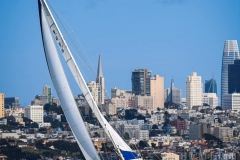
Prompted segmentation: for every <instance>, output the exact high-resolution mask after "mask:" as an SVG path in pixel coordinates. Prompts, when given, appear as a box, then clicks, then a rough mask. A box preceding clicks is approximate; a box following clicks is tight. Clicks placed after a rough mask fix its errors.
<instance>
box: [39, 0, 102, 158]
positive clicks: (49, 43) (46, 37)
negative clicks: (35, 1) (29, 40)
mask: <svg viewBox="0 0 240 160" xmlns="http://www.w3.org/2000/svg"><path fill="white" fill-rule="evenodd" d="M39 15H40V21H41V23H40V25H41V31H42V40H43V46H44V51H45V57H46V61H47V64H48V70H49V72H50V76H51V79H52V82H53V85H54V88H55V90H56V92H57V95H58V97H59V100H60V102H61V106H62V109H63V112H64V114H65V116H66V119H67V121H68V123H69V125H70V127H71V129H72V132H73V134H74V136H75V137H76V140H77V142H78V145H79V147H80V149H81V151H82V152H83V155H84V157H85V158H86V159H94V160H99V157H98V154H97V152H96V149H95V147H94V145H93V143H92V140H91V138H90V136H89V134H88V132H87V130H86V128H85V125H84V121H83V120H82V117H81V115H80V114H79V111H78V108H77V105H76V102H75V99H74V97H73V94H72V92H71V89H70V87H69V85H68V81H67V78H66V76H65V73H64V70H63V67H62V65H61V62H60V59H59V57H58V53H57V49H56V46H55V42H54V39H53V34H52V31H51V29H50V26H51V24H52V23H53V21H52V19H51V18H49V17H50V15H51V13H49V12H48V8H47V6H46V3H45V1H44V0H39Z"/></svg>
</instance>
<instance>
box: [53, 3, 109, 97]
mask: <svg viewBox="0 0 240 160" xmlns="http://www.w3.org/2000/svg"><path fill="white" fill-rule="evenodd" d="M49 5H50V7H51V8H52V9H53V12H54V13H55V15H56V18H57V19H58V20H59V22H60V24H61V26H62V27H63V29H64V30H65V32H67V33H68V31H67V29H66V27H64V25H63V23H62V21H61V19H60V18H59V16H58V14H59V15H60V17H61V18H62V19H63V21H65V23H66V24H67V25H68V27H69V28H70V30H71V31H70V32H69V33H68V34H67V36H68V37H69V39H70V41H71V44H72V45H74V49H75V52H76V53H77V56H78V57H79V58H80V60H81V61H82V63H83V64H84V65H85V67H86V68H87V69H88V70H89V71H90V72H91V74H92V76H93V77H94V78H96V74H95V70H94V69H92V68H94V67H92V68H91V66H93V65H92V63H91V61H90V60H89V58H88V56H87V54H86V52H85V50H84V48H83V47H82V45H81V43H80V41H79V39H78V38H77V36H76V34H75V32H73V29H72V28H71V26H70V25H69V24H68V23H67V21H66V20H65V19H64V18H63V16H62V15H61V14H60V13H59V12H58V11H57V10H55V8H54V6H53V5H52V4H51V3H49ZM57 12H58V14H57ZM70 33H73V35H74V36H75V37H76V39H77V41H78V43H79V45H80V46H81V48H82V49H83V52H84V53H85V56H86V57H87V59H88V61H89V62H90V64H91V66H90V65H89V64H88V62H87V60H85V58H84V56H83V55H82V54H81V51H80V50H79V49H78V47H77V45H76V44H75V42H74V41H73V39H72V37H71V36H70ZM81 71H82V72H83V70H81ZM84 75H85V74H84ZM85 78H87V76H86V75H85ZM87 80H88V79H87ZM88 81H89V80H88ZM104 92H105V94H106V96H107V98H109V95H108V93H107V91H106V89H105V88H104Z"/></svg>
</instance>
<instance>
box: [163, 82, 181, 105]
mask: <svg viewBox="0 0 240 160" xmlns="http://www.w3.org/2000/svg"><path fill="white" fill-rule="evenodd" d="M164 97H165V102H173V103H176V104H181V103H182V90H181V89H179V88H176V87H174V81H173V79H172V81H171V87H170V88H167V89H165V96H164Z"/></svg>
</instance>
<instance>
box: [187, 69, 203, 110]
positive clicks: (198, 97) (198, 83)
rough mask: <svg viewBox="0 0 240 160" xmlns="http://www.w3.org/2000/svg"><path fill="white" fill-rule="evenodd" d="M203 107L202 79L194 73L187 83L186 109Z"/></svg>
mask: <svg viewBox="0 0 240 160" xmlns="http://www.w3.org/2000/svg"><path fill="white" fill-rule="evenodd" d="M193 106H202V78H201V76H198V75H197V72H192V75H191V76H188V77H187V81H186V107H188V108H190V109H191V108H192V107H193Z"/></svg>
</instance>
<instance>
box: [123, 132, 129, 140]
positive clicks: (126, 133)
mask: <svg viewBox="0 0 240 160" xmlns="http://www.w3.org/2000/svg"><path fill="white" fill-rule="evenodd" d="M123 137H124V139H126V140H129V139H130V136H129V133H128V132H125V133H124V135H123Z"/></svg>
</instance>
